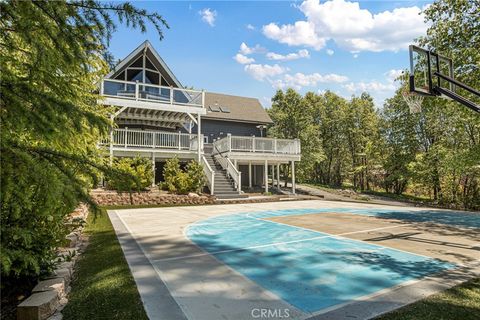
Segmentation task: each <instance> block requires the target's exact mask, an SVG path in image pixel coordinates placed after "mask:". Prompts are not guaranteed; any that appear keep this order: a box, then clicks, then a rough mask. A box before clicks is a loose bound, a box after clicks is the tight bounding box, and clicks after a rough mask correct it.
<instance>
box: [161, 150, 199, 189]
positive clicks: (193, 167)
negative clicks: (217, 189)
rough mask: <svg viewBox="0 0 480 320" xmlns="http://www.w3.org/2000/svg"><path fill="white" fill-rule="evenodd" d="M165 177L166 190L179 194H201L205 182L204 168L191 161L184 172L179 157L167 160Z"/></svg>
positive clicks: (164, 171)
mask: <svg viewBox="0 0 480 320" xmlns="http://www.w3.org/2000/svg"><path fill="white" fill-rule="evenodd" d="M163 177H164V179H165V182H164V186H165V188H166V189H167V190H168V191H170V192H172V193H178V194H187V193H189V192H200V191H201V189H202V187H203V185H204V182H205V180H204V175H203V167H202V166H201V165H200V164H199V163H198V162H197V161H195V160H192V161H190V162H189V163H188V164H187V166H186V168H185V170H182V169H181V168H180V161H179V160H178V158H177V157H175V158H172V159H169V160H167V162H166V164H165V167H164V169H163Z"/></svg>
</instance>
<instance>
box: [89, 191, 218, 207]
mask: <svg viewBox="0 0 480 320" xmlns="http://www.w3.org/2000/svg"><path fill="white" fill-rule="evenodd" d="M91 195H92V198H93V200H94V201H95V202H96V203H97V204H98V205H100V206H123V205H132V204H133V205H142V204H143V205H176V204H192V205H195V204H198V205H199V204H212V203H215V197H212V196H207V195H198V194H196V193H189V194H188V195H176V194H168V193H161V192H136V193H132V194H131V195H130V194H129V193H117V192H115V191H93V192H92V193H91Z"/></svg>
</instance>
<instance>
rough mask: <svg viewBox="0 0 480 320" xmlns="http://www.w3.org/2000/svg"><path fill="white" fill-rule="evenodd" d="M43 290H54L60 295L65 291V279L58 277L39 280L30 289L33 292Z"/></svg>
mask: <svg viewBox="0 0 480 320" xmlns="http://www.w3.org/2000/svg"><path fill="white" fill-rule="evenodd" d="M44 291H56V292H57V294H58V295H59V296H60V295H62V294H63V293H64V292H65V279H64V278H63V277H60V278H52V279H47V280H43V281H40V282H39V283H37V285H36V286H35V287H34V288H33V290H32V292H34V293H35V292H44Z"/></svg>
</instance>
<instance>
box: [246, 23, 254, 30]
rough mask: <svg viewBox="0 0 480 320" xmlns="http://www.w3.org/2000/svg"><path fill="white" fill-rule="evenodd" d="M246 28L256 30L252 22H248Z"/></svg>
mask: <svg viewBox="0 0 480 320" xmlns="http://www.w3.org/2000/svg"><path fill="white" fill-rule="evenodd" d="M246 28H247V29H248V30H255V27H254V26H253V25H251V24H250V23H249V24H247V26H246Z"/></svg>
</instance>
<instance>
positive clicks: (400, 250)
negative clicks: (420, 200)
mask: <svg viewBox="0 0 480 320" xmlns="http://www.w3.org/2000/svg"><path fill="white" fill-rule="evenodd" d="M249 218H251V219H255V220H261V221H267V222H271V223H276V224H280V225H283V226H288V227H295V228H299V229H304V230H308V231H314V232H318V233H325V234H328V233H326V232H320V231H318V230H314V229H309V228H304V227H297V226H292V225H289V224H286V223H281V222H277V221H271V220H265V219H257V218H255V217H250V216H249ZM411 225H413V223H407V224H402V225H398V226H392V227H384V228H376V229H371V230H364V231H354V232H346V233H339V234H330V235H329V237H332V238H339V239H342V240H348V241H355V242H359V243H363V244H369V245H371V246H376V247H380V248H383V249H390V250H395V251H399V252H403V253H408V254H411V255H415V256H419V257H423V258H427V259H432V260H438V261H442V262H444V261H443V260H439V259H437V258H433V257H429V256H426V255H423V254H419V253H414V252H409V251H405V250H402V249H396V248H391V247H386V246H381V245H379V244H374V243H368V242H366V241H363V240H357V239H352V238H346V237H343V236H346V235H349V234H355V233H364V232H370V231H375V230H382V229H393V228H399V227H405V226H411ZM383 249H382V250H383ZM450 263H451V262H450ZM451 264H454V265H457V264H455V263H451Z"/></svg>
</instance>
